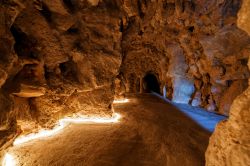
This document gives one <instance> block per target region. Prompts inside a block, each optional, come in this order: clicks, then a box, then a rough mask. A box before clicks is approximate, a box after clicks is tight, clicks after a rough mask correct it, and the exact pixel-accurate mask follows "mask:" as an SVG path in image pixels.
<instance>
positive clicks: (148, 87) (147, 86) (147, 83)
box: [143, 73, 160, 94]
mask: <svg viewBox="0 0 250 166" xmlns="http://www.w3.org/2000/svg"><path fill="white" fill-rule="evenodd" d="M143 91H144V92H145V93H150V92H155V93H159V94H160V85H159V82H158V80H157V78H156V76H155V75H154V74H152V73H148V74H146V76H145V77H144V78H143Z"/></svg>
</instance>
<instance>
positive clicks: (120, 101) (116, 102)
mask: <svg viewBox="0 0 250 166" xmlns="http://www.w3.org/2000/svg"><path fill="white" fill-rule="evenodd" d="M127 102H129V99H118V100H114V101H113V103H115V104H119V103H127Z"/></svg>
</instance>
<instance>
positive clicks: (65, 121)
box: [13, 113, 121, 145]
mask: <svg viewBox="0 0 250 166" xmlns="http://www.w3.org/2000/svg"><path fill="white" fill-rule="evenodd" d="M120 118H121V115H120V114H118V113H114V114H113V117H112V118H100V117H93V118H91V117H84V116H80V117H73V118H63V119H60V120H59V123H58V125H57V126H56V127H55V128H53V129H52V130H45V129H43V130H40V131H39V132H38V133H31V134H29V135H23V136H20V137H18V138H17V139H16V140H15V141H14V143H13V144H14V145H19V144H22V143H25V142H28V141H31V140H34V139H37V138H43V137H49V136H52V135H54V134H56V133H58V132H59V131H61V130H62V129H63V128H65V127H66V126H67V125H68V124H70V123H117V122H119V119H120Z"/></svg>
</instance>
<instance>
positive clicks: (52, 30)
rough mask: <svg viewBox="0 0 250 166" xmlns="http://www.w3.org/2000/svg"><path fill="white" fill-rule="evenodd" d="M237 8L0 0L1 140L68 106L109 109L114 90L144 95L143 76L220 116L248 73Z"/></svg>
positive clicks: (181, 2) (170, 0)
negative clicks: (151, 75) (148, 76)
mask: <svg viewBox="0 0 250 166" xmlns="http://www.w3.org/2000/svg"><path fill="white" fill-rule="evenodd" d="M244 3H246V2H244ZM240 7H241V1H233V0H222V1H217V0H210V1H207V0H193V1H190V0H158V1H155V0H149V1H142V0H138V1H132V0H53V1H52V0H30V1H27V0H2V1H0V88H1V89H0V97H1V98H2V100H1V101H0V132H1V133H0V139H1V140H10V139H9V138H10V137H12V138H13V137H14V135H16V133H18V132H19V129H18V127H17V126H18V125H19V126H21V129H22V131H27V132H29V130H30V129H29V127H27V126H34V127H33V128H36V127H37V126H42V127H51V126H53V125H54V124H55V122H56V121H57V119H58V118H60V117H62V116H66V115H72V114H73V113H77V112H81V113H83V114H87V115H89V116H96V115H97V116H111V114H112V111H111V103H112V100H113V98H114V96H115V97H117V98H120V97H122V96H123V94H124V93H125V92H145V87H146V86H145V84H146V82H145V79H144V78H145V76H146V75H147V74H153V75H154V76H155V78H156V80H157V81H158V84H159V85H158V86H159V88H160V89H161V90H162V89H163V88H165V89H166V96H167V97H168V98H169V99H172V100H173V101H176V102H182V103H189V104H192V105H195V106H201V107H203V108H206V109H207V110H211V111H217V112H218V113H220V114H225V115H228V113H229V108H230V106H231V103H232V101H233V100H234V99H235V97H236V96H237V95H238V94H240V93H241V92H242V91H244V90H245V89H246V88H247V84H246V82H247V80H248V78H249V70H248V67H247V62H248V57H249V54H250V46H249V43H250V38H249V36H248V35H247V33H246V32H249V30H248V29H247V28H248V27H249V23H246V20H247V19H246V18H247V17H244V16H242V17H240V19H239V20H238V24H239V25H242V27H243V28H244V30H245V31H246V32H245V31H244V30H242V29H239V28H238V27H237V25H236V22H237V13H238V10H239V9H240ZM242 11H243V13H248V7H245V5H244V6H243V7H242ZM244 11H246V12H244ZM241 13H242V12H241ZM241 13H240V14H239V15H244V14H241ZM229 95H230V96H229ZM27 124H30V125H27ZM4 142H6V141H3V143H4ZM3 143H2V144H3ZM0 146H1V145H0Z"/></svg>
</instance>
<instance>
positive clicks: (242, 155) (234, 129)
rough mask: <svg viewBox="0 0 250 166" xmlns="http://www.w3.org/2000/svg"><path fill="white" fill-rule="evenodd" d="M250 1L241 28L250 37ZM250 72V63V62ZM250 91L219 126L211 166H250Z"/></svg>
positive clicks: (244, 6)
mask: <svg viewBox="0 0 250 166" xmlns="http://www.w3.org/2000/svg"><path fill="white" fill-rule="evenodd" d="M249 9H250V0H244V1H243V4H242V8H241V10H240V12H239V14H238V16H239V18H238V26H239V27H240V28H242V29H243V30H245V31H246V32H248V34H249V35H250V27H249V25H250V24H249V21H248V20H247V19H246V18H249V17H250V12H249ZM248 66H249V68H250V60H249V61H248ZM249 119H250V88H249V87H248V88H247V90H245V91H244V92H243V94H241V95H240V96H238V97H237V98H236V99H235V100H234V102H233V104H232V107H231V109H230V115H229V119H228V120H226V121H223V122H221V123H219V124H218V125H217V128H216V130H215V133H214V134H213V135H212V137H211V138H210V143H209V146H208V149H207V152H206V161H207V162H206V165H207V166H217V165H220V166H234V165H249V163H250V121H249Z"/></svg>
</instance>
